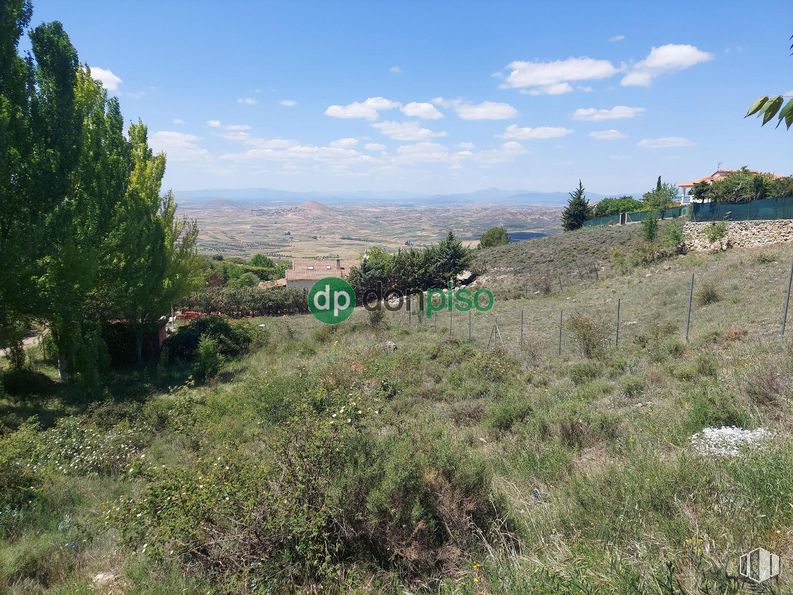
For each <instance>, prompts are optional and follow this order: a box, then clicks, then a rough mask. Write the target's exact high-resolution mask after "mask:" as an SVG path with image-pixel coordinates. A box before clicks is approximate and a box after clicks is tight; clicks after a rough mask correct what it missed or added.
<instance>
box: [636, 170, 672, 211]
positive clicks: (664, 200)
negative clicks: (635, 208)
mask: <svg viewBox="0 0 793 595" xmlns="http://www.w3.org/2000/svg"><path fill="white" fill-rule="evenodd" d="M675 196H677V186H675V185H674V184H671V183H668V182H663V181H662V180H661V176H658V180H657V181H656V183H655V188H653V189H652V190H650V191H649V192H645V193H644V196H643V197H642V203H643V204H644V208H645V209H647V210H648V211H655V212H656V213H662V212H663V211H664V210H665V209H667V208H669V207H670V206H671V205H672V204H673V203H674V200H675Z"/></svg>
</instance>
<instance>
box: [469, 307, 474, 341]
mask: <svg viewBox="0 0 793 595" xmlns="http://www.w3.org/2000/svg"><path fill="white" fill-rule="evenodd" d="M471 320H473V312H472V311H471V310H468V340H469V341H470V340H471Z"/></svg>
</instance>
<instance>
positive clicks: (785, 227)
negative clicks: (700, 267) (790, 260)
mask: <svg viewBox="0 0 793 595" xmlns="http://www.w3.org/2000/svg"><path fill="white" fill-rule="evenodd" d="M711 225H714V222H710V221H708V222H688V223H684V224H683V233H684V234H685V242H686V249H687V250H689V251H693V252H697V251H714V250H726V249H727V248H754V247H758V246H768V245H771V244H778V243H780V242H790V241H793V219H775V220H772V221H728V222H727V236H726V237H725V238H724V239H723V240H722V241H721V244H720V243H719V242H715V243H713V244H711V243H710V242H709V241H708V238H707V236H706V235H705V233H704V232H705V229H706V228H707V227H710V226H711Z"/></svg>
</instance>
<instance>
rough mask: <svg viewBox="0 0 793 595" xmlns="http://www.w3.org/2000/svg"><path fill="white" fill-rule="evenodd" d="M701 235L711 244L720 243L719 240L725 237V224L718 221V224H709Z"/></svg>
mask: <svg viewBox="0 0 793 595" xmlns="http://www.w3.org/2000/svg"><path fill="white" fill-rule="evenodd" d="M703 233H704V234H705V237H706V238H708V241H709V242H710V243H711V244H715V243H716V242H721V240H723V239H724V238H725V237H727V222H726V221H719V222H718V223H711V224H710V225H708V226H706V227H705V229H704V230H703Z"/></svg>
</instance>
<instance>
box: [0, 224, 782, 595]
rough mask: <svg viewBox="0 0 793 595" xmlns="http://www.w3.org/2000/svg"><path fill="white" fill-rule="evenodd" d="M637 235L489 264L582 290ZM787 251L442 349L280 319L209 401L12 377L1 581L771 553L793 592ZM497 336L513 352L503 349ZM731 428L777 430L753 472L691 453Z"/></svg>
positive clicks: (440, 583) (190, 388) (371, 571)
mask: <svg viewBox="0 0 793 595" xmlns="http://www.w3.org/2000/svg"><path fill="white" fill-rule="evenodd" d="M634 229H635V227H633V228H631V227H629V228H621V229H619V228H612V229H608V228H604V229H599V230H586V231H583V232H580V233H577V234H565V235H563V236H558V237H554V238H549V239H544V240H537V241H528V242H523V243H521V244H519V245H517V246H507V247H504V248H500V249H496V250H492V251H483V252H482V253H481V254H480V255H479V260H480V262H485V263H487V264H488V267H489V268H490V271H491V272H490V273H486V275H487V274H490V275H493V274H494V273H493V271H496V270H497V269H501V270H506V269H507V268H511V269H513V270H515V271H518V272H521V273H527V274H529V273H532V272H533V271H534V269H535V267H538V266H543V267H554V268H553V270H555V271H558V272H560V273H561V272H563V271H567V273H566V274H567V275H568V276H569V275H570V270H571V269H570V267H571V266H572V265H571V263H574V262H575V257H574V254H575V252H576V249H577V248H576V246H578V247H581V246H584V245H587V246H589V248H588V249H589V250H590V252H589V255H590V256H591V257H592V258H593V259H600V258H603V259H604V260H603V261H602V262H605V261H606V260H607V259H609V251H610V247H611V246H622V247H623V248H625V247H627V246H630V245H632V243H633V242H637V241H638V240H637V238H636V237H635V233H636V232H635V231H634ZM622 234H627V235H622ZM592 244H594V245H592ZM554 254H556V255H558V260H552V259H551V257H552V256H553V255H554ZM792 257H793V247H791V246H785V245H782V246H779V247H775V248H773V249H764V250H757V251H740V252H739V251H729V252H726V253H721V254H717V255H704V254H697V255H687V256H681V257H676V258H673V259H670V260H664V261H659V262H656V263H654V264H652V265H651V266H649V267H638V268H628V269H624V270H625V272H624V274H623V272H622V270H620V269H619V268H618V267H614V268H609V267H607V268H606V269H604V270H602V271H601V272H600V274H599V278H598V279H595V278H587V277H586V276H584V278H582V279H580V280H577V281H576V284H575V285H574V286H570V287H569V288H568V286H567V284H565V285H564V288H563V289H562V290H561V291H559V290H558V288H556V289H554V290H553V291H552V292H550V293H544V292H539V293H534V292H533V291H531V292H529V293H528V296H527V297H520V298H518V299H504V298H505V297H506V296H507V295H511V293H510V292H507V291H503V292H501V293H499V292H498V291H497V293H496V296H497V297H496V299H497V301H496V305H495V307H494V309H493V310H492V311H491V312H489V313H487V314H482V315H478V316H474V317H472V319H471V329H472V339H473V340H472V341H470V342H469V341H468V340H467V335H468V319H467V317H466V316H465V315H463V314H459V313H458V314H457V315H456V316H455V317H454V318H453V319H452V331H451V337H450V336H449V315H448V314H447V313H444V314H443V315H441V316H440V317H439V319H438V321H437V323H436V324H432V323H428V322H426V321H425V322H424V323H423V324H419V323H418V320H417V318H416V317H413V318H412V319H410V321H409V319H408V318H407V316H406V315H405V314H404V313H403V312H400V313H393V314H389V315H388V316H387V317H386V321H385V324H383V325H377V326H375V327H372V326H371V325H370V324H369V319H368V316H367V314H366V312H364V311H357V312H356V313H355V314H354V315H353V317H352V318H351V319H350V320H349V321H347V322H346V323H344V324H343V325H340V326H339V327H337V328H331V327H328V326H323V325H322V324H321V323H319V322H317V321H316V320H314V319H313V318H312V317H310V316H294V317H284V318H278V319H262V320H260V321H256V322H257V324H258V323H261V324H264V325H265V326H264V328H263V329H262V331H261V336H260V337H259V339H260V342H261V347H259V348H257V349H256V350H254V351H253V352H252V353H250V354H249V355H247V356H245V357H243V358H242V359H237V360H230V361H229V362H228V363H227V364H226V365H225V366H224V367H223V368H222V369H221V371H220V373H219V375H218V376H217V377H216V378H215V379H214V380H211V381H209V382H208V383H206V384H200V383H197V382H195V381H193V380H192V379H189V378H187V377H186V375H187V373H188V370H187V368H186V366H173V367H170V368H168V369H162V368H161V369H160V370H155V369H151V370H138V371H136V372H135V373H134V375H133V374H132V373H130V374H128V375H124V376H121V377H119V378H118V379H117V380H118V381H117V382H114V383H112V384H111V385H110V386H109V387H108V389H107V390H106V391H105V394H104V395H102V396H101V398H96V397H90V398H89V396H87V395H86V394H83V393H79V392H75V391H73V390H66V389H63V388H62V387H59V386H56V385H53V384H52V383H51V382H49V381H46V380H45V379H43V378H42V376H34V377H35V378H38V379H39V385H38V386H36V385H33V384H31V383H30V382H27V383H25V384H24V385H23V386H11V387H9V383H8V378H7V379H6V393H7V394H6V395H5V396H4V397H2V401H0V415H2V418H1V419H2V420H3V424H4V428H5V433H4V435H3V436H2V438H0V497H2V498H3V500H2V502H3V505H2V506H0V531H1V533H0V536H2V538H3V541H2V543H1V544H0V590H3V591H14V590H16V591H19V592H22V591H33V590H50V591H66V592H85V591H86V590H88V589H90V588H95V589H97V590H99V591H105V592H107V591H115V592H120V591H122V590H126V591H128V592H140V591H150V592H175V591H179V590H187V591H189V592H193V591H199V590H200V591H206V590H211V589H212V588H214V589H217V590H219V591H220V592H227V591H228V592H240V591H248V592H250V591H289V590H295V589H305V590H318V589H321V588H327V589H330V590H340V591H346V590H352V589H359V590H362V591H381V590H382V591H389V592H403V591H404V590H405V589H408V590H410V591H412V592H416V591H421V590H432V591H436V590H440V591H444V592H465V593H474V592H479V593H485V592H493V593H497V592H515V593H526V592H539V593H559V592H562V593H565V592H567V593H581V592H587V593H601V592H602V593H613V592H622V593H635V592H653V593H680V592H718V593H724V592H728V593H729V592H740V590H741V589H745V586H744V584H743V583H741V582H740V581H738V580H737V578H736V575H737V561H738V556H739V555H740V554H741V553H744V552H746V551H748V550H750V549H752V548H754V547H759V546H762V547H765V548H767V549H769V550H771V551H774V552H776V553H777V554H779V555H780V556H781V557H782V558H783V563H782V567H783V575H782V578H781V582H780V583H778V584H777V585H776V587H775V588H778V589H779V590H780V592H785V591H786V590H790V589H791V588H792V586H793V583H791V580H793V576H791V575H790V574H789V573H788V574H785V573H784V569H785V568H787V567H789V566H787V564H788V563H789V562H788V561H789V560H790V559H791V557H793V474H791V473H790V469H791V468H793V467H791V465H793V435H792V431H791V427H792V426H791V421H793V417H791V408H790V405H791V378H793V348H791V346H790V343H789V341H788V339H782V338H780V337H779V336H778V330H779V326H778V324H779V318H780V315H781V310H782V303H783V300H784V290H785V285H786V281H787V278H786V275H787V270H788V267H789V263H790V259H791V258H792ZM565 267H567V268H565ZM572 270H575V269H574V268H573V269H572ZM692 272H693V273H694V274H695V279H696V285H695V296H694V297H695V300H694V301H695V304H694V310H693V313H692V326H691V337H690V338H691V340H690V343H689V344H686V343H685V342H684V341H683V328H684V323H685V319H686V305H687V300H688V282H689V280H690V276H691V273H692ZM503 274H507V273H503ZM618 299H621V300H622V301H621V306H622V311H621V315H622V316H621V324H620V344H619V347H615V346H614V339H615V330H616V324H615V323H616V321H615V314H616V302H617V300H618ZM562 310H563V311H564V314H563V316H564V320H565V327H564V329H563V342H562V350H561V351H562V352H561V355H558V354H557V349H558V344H557V341H558V324H559V313H560V311H562ZM521 311H522V312H523V319H524V337H523V339H524V340H523V342H521V341H520V313H521ZM576 314H578V315H581V316H579V317H575V315H576ZM496 319H497V320H498V325H499V328H500V330H501V332H502V336H503V341H504V343H503V348H502V347H501V342H500V341H499V342H498V343H497V344H498V348H497V349H493V348H492V347H493V346H492V345H491V349H487V348H486V346H487V343H488V339H489V337H490V333H491V331H492V328H493V325H494V323H495V322H496ZM571 324H574V326H570V325H571ZM436 325H437V326H436ZM389 342H393V343H394V345H395V347H394V345H391V344H390V343H389ZM582 347H583V348H582ZM585 351H589V353H588V354H586V355H585V354H584V352H585ZM40 372H42V373H43V374H44V375H49V376H51V377H52V376H54V370H52V369H51V368H49V367H47V366H46V365H44V364H41V365H40ZM168 385H171V388H170V389H168V388H167V387H168ZM9 393H13V394H9ZM30 414H35V415H36V416H37V417H38V419H39V420H40V422H41V424H42V425H41V426H40V427H35V426H33V425H31V424H24V423H22V421H23V418H25V417H26V416H28V415H30ZM722 426H735V427H738V428H742V429H746V430H757V429H764V430H767V431H768V432H771V433H772V435H771V437H770V438H768V439H767V440H765V441H760V442H758V443H757V445H756V446H755V447H754V448H748V449H745V450H742V451H740V452H741V454H740V455H739V456H714V455H712V454H700V453H699V452H698V451H697V450H696V449H695V448H693V447H692V444H691V437H692V436H693V435H695V434H696V433H698V432H700V431H701V430H703V429H704V428H707V427H715V428H720V427H722Z"/></svg>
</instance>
